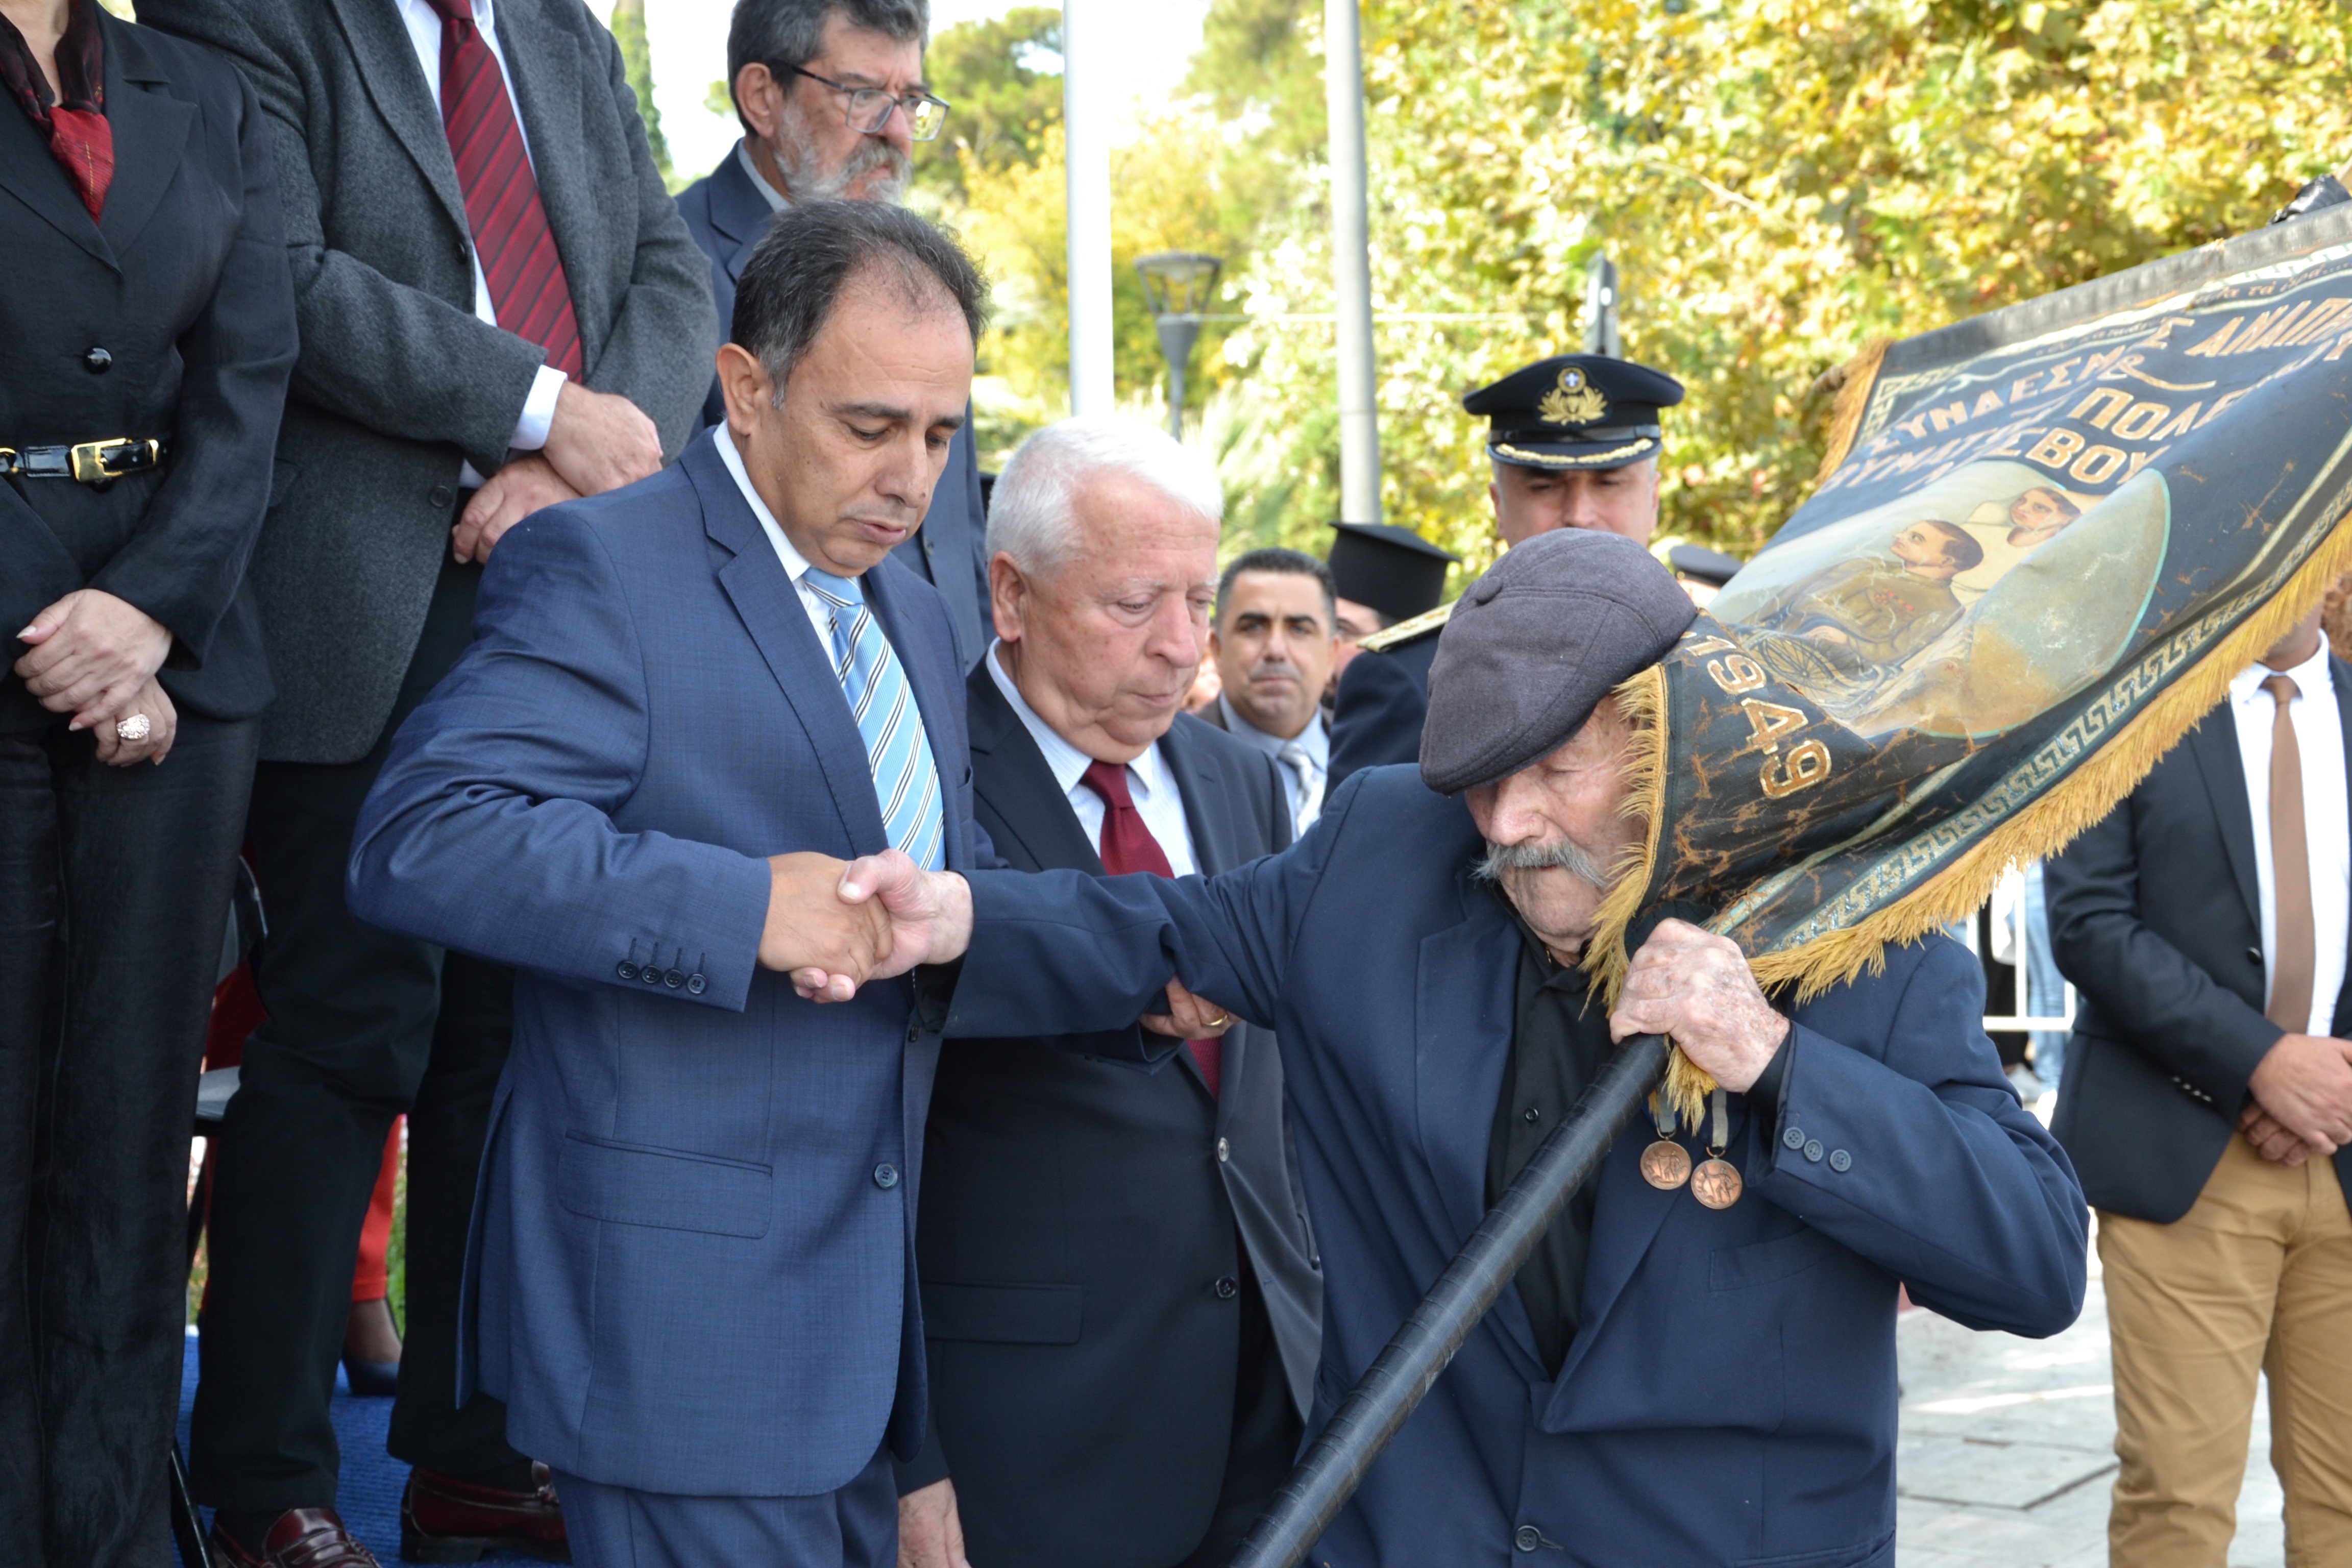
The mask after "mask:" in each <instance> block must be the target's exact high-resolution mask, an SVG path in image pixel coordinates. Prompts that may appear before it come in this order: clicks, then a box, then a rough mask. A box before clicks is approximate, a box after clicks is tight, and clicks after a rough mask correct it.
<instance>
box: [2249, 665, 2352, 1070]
mask: <svg viewBox="0 0 2352 1568" xmlns="http://www.w3.org/2000/svg"><path fill="white" fill-rule="evenodd" d="M2273 674H2278V675H2284V676H2286V677H2287V678H2289V679H2292V680H2293V681H2294V685H2295V697H2294V700H2292V701H2291V702H2289V703H2288V704H2287V721H2288V722H2289V723H2291V724H2293V725H2294V745H2295V751H2296V752H2298V753H2299V754H2300V756H2301V757H2302V760H2303V834H2304V842H2305V845H2306V846H2307V847H2309V850H2310V853H2311V929H2312V938H2313V942H2314V946H2315V952H2314V953H2313V958H2314V960H2315V963H2314V964H2313V966H2312V976H2311V1019H2310V1026H2309V1027H2308V1028H2306V1029H2305V1030H2303V1031H2302V1032H2303V1033H2305V1034H2309V1035H2326V1034H2329V1033H2331V1032H2333V1030H2334V1027H2335V1023H2336V993H2337V992H2339V991H2341V990H2342V989H2343V987H2344V959H2345V948H2346V944H2347V941H2352V801H2347V788H2346V783H2345V773H2344V763H2345V758H2344V726H2343V722H2342V721H2341V718H2340V716H2339V715H2338V713H2337V711H2336V682H2335V681H2334V680H2333V679H2331V678H2330V676H2329V674H2328V668H2327V644H2326V640H2325V639H2324V638H2323V639H2322V640H2321V642H2320V645H2319V651H2318V652H2316V653H2315V654H2313V655H2312V656H2311V657H2310V658H2307V659H2305V660H2304V661H2303V662H2302V663H2301V664H2299V665H2297V666H2295V667H2294V668H2293V669H2282V670H2276V671H2273V670H2272V669H2270V668H2267V667H2265V666H2263V665H2259V664H2256V665H2250V666H2248V667H2247V668H2245V669H2243V670H2241V671H2240V672H2239V673H2238V675H2237V677H2236V678H2235V679H2232V680H2231V682H2230V711H2231V716H2232V717H2233V718H2235V719H2236V721H2237V724H2238V753H2239V755H2241V756H2242V757H2243V758H2244V759H2245V764H2246V804H2247V805H2250V806H2252V808H2253V816H2254V880H2255V883H2256V884H2257V886H2258V887H2259V889H2260V890H2261V894H2262V904H2263V996H2264V997H2265V998H2267V997H2268V996H2269V995H2270V988H2271V986H2272V984H2273V983H2274V982H2275V981H2276V979H2277V977H2278V961H2277V956H2276V955H2277V952H2278V892H2277V882H2278V879H2277V876H2276V873H2275V872H2274V871H2273V868H2272V864H2271V728H2272V726H2273V724H2274V723H2276V722H2277V715H2278V703H2277V701H2276V700H2274V699H2273V697H2272V696H2271V694H2270V693H2269V692H2267V691H2264V690H2263V680H2264V679H2266V678H2268V677H2269V676H2271V675H2273Z"/></svg>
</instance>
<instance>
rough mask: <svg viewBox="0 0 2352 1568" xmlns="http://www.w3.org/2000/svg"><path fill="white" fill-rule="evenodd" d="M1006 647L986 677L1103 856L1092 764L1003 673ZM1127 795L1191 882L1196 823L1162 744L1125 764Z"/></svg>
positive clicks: (994, 655)
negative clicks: (1089, 774) (1190, 817)
mask: <svg viewBox="0 0 2352 1568" xmlns="http://www.w3.org/2000/svg"><path fill="white" fill-rule="evenodd" d="M1003 647H1004V645H1003V643H1001V642H1000V643H996V644H994V645H992V646H991V647H990V648H989V650H988V678H989V679H991V680H993V681H995V682H996V689H997V690H999V691H1001V692H1003V693H1004V700H1006V701H1007V702H1010V703H1011V704H1013V712H1015V713H1017V714H1019V715H1020V717H1021V725H1022V728H1024V729H1025V730H1027V731H1029V738H1030V739H1031V740H1033V741H1034V742H1037V749H1038V750H1039V751H1040V752H1044V753H1045V766H1046V767H1048V768H1050V769H1051V770H1053V773H1054V782H1055V784H1059V785H1061V786H1062V795H1063V796H1064V797H1065V798H1066V799H1067V800H1068V801H1069V803H1070V809H1071V810H1072V811H1074V812H1076V813H1077V816H1078V826H1080V827H1082V828H1084V829H1085V830H1086V835H1087V843H1089V844H1091V845H1093V846H1094V847H1095V848H1096V851H1097V853H1099V852H1100V851H1101V848H1102V830H1103V817H1104V816H1105V815H1106V808H1105V807H1104V805H1103V798H1102V796H1100V795H1097V794H1096V793H1095V792H1094V790H1093V789H1092V788H1091V787H1090V786H1089V785H1087V784H1086V783H1085V782H1084V780H1085V778H1086V773H1087V767H1088V766H1089V765H1090V764H1091V763H1093V761H1094V759H1093V758H1092V757H1089V756H1087V754H1086V753H1085V752H1081V751H1080V750H1078V749H1077V748H1076V746H1073V745H1072V744H1070V742H1067V741H1066V740H1064V739H1062V737H1061V734H1060V732H1059V731H1056V730H1055V728H1054V727H1053V726H1052V725H1051V724H1048V723H1046V722H1045V720H1044V719H1042V718H1040V717H1039V716H1038V713H1037V710H1035V709H1034V708H1032V707H1030V706H1029V700H1028V699H1027V698H1025V697H1024V696H1022V695H1021V689H1020V688H1019V687H1017V686H1015V685H1013V678H1012V677H1011V676H1009V675H1007V674H1005V673H1004V665H1003V660H1002V658H1000V657H999V656H1000V655H1001V654H1002V653H1003ZM1127 793H1128V795H1129V797H1130V798H1131V799H1133V800H1134V802H1135V812H1136V815H1137V816H1140V817H1142V818H1143V826H1145V827H1147V828H1149V829H1150V832H1151V837H1154V838H1156V839H1158V840H1159V841H1160V853H1161V854H1162V855H1165V856H1167V857H1168V868H1169V870H1171V871H1172V872H1174V873H1175V874H1176V875H1177V876H1179V877H1189V876H1191V875H1192V873H1193V872H1195V871H1197V870H1199V869H1200V868H1201V862H1200V858H1199V857H1198V856H1196V855H1194V854H1193V853H1192V824H1191V823H1190V821H1189V820H1187V818H1186V817H1185V816H1184V796H1183V795H1182V793H1181V792H1180V791H1179V790H1178V789H1177V787H1176V776H1175V774H1173V773H1171V772H1170V771H1169V768H1168V759H1167V758H1165V757H1163V756H1161V755H1160V742H1157V741H1154V742H1151V744H1150V745H1149V746H1147V747H1145V748H1144V749H1143V753H1142V754H1141V755H1140V756H1139V757H1137V758H1136V759H1135V760H1134V761H1132V762H1130V763H1128V764H1127Z"/></svg>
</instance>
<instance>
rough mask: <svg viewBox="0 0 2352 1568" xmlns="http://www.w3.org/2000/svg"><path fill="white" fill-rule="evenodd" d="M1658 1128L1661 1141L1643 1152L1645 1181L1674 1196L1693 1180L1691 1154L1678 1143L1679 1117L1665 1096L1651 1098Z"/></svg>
mask: <svg viewBox="0 0 2352 1568" xmlns="http://www.w3.org/2000/svg"><path fill="white" fill-rule="evenodd" d="M1650 1109H1651V1110H1652V1112H1653V1114H1654V1117H1655V1119H1656V1121H1657V1124H1658V1141H1657V1142H1654V1143H1653V1144H1651V1145H1650V1146H1649V1147H1648V1148H1646V1149H1644V1150H1643V1151H1642V1179H1643V1181H1645V1182H1647V1183H1649V1184H1650V1185H1652V1186H1654V1187H1655V1188H1657V1189H1658V1190H1659V1191H1660V1192H1664V1193H1670V1192H1673V1191H1674V1190H1675V1188H1676V1187H1679V1186H1681V1185H1682V1184H1684V1183H1685V1182H1687V1181H1689V1180H1690V1173H1691V1158H1690V1153H1689V1152H1688V1151H1687V1150H1685V1148H1684V1147H1683V1146H1682V1145H1681V1144H1680V1143H1677V1142H1675V1113H1674V1110H1673V1109H1672V1108H1671V1107H1669V1106H1667V1105H1666V1104H1665V1101H1664V1096H1663V1095H1656V1094H1654V1095H1652V1096H1651V1097H1650Z"/></svg>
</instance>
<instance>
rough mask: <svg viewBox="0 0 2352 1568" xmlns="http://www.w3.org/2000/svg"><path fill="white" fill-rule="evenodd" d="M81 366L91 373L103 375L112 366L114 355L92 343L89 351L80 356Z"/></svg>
mask: <svg viewBox="0 0 2352 1568" xmlns="http://www.w3.org/2000/svg"><path fill="white" fill-rule="evenodd" d="M81 367H82V369H84V370H86V371H88V372H89V374H92V375H104V374H106V373H107V372H108V371H110V370H111V369H113V368H114V356H113V355H112V354H110V353H107V352H106V351H105V350H104V349H102V348H100V347H98V346H97V345H95V344H92V345H91V347H90V350H89V353H85V354H84V355H82V356H81Z"/></svg>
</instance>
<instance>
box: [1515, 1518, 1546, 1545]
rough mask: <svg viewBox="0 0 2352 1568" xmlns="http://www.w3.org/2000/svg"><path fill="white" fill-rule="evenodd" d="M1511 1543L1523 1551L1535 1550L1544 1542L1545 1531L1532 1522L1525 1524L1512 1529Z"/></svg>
mask: <svg viewBox="0 0 2352 1568" xmlns="http://www.w3.org/2000/svg"><path fill="white" fill-rule="evenodd" d="M1511 1544H1512V1545H1513V1546H1515V1547H1517V1548H1518V1549H1519V1550H1520V1551H1521V1552H1533V1551H1534V1550H1535V1549H1536V1548H1537V1547H1538V1546H1541V1545H1542V1544H1543V1531H1540V1530H1538V1529H1537V1528H1536V1527H1535V1526H1534V1525H1532V1524H1523V1525H1521V1526H1519V1528H1518V1529H1517V1530H1515V1531H1511Z"/></svg>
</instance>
